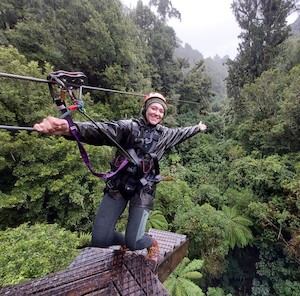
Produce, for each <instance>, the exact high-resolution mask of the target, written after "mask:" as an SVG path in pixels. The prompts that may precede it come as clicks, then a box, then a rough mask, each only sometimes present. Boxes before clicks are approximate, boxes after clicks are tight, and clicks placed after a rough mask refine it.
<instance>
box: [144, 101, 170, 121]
mask: <svg viewBox="0 0 300 296" xmlns="http://www.w3.org/2000/svg"><path fill="white" fill-rule="evenodd" d="M164 114H165V110H164V108H163V106H162V105H161V104H159V103H152V104H150V105H149V107H148V108H147V110H146V114H145V116H146V119H147V121H148V122H149V123H150V124H152V125H157V124H159V123H160V122H161V121H162V120H163V118H164Z"/></svg>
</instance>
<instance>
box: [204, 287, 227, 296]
mask: <svg viewBox="0 0 300 296" xmlns="http://www.w3.org/2000/svg"><path fill="white" fill-rule="evenodd" d="M206 295H207V296H232V294H231V293H228V294H226V293H225V292H224V291H223V289H221V288H212V287H209V288H208V289H207V293H206Z"/></svg>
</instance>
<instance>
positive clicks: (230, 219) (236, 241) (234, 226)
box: [221, 205, 253, 249]
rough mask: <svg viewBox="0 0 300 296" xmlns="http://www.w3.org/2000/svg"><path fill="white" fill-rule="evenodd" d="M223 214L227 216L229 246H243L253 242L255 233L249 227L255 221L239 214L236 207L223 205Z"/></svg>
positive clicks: (226, 226)
mask: <svg viewBox="0 0 300 296" xmlns="http://www.w3.org/2000/svg"><path fill="white" fill-rule="evenodd" d="M221 214H222V216H224V218H225V221H224V222H225V223H224V224H225V232H226V237H227V240H228V243H229V246H230V247H231V248H232V249H233V248H234V247H236V246H237V247H238V248H243V247H245V246H246V245H248V244H249V242H251V240H252V239H253V234H252V232H251V230H250V228H249V226H252V225H253V223H252V222H251V220H249V219H247V218H246V217H243V216H241V215H239V213H238V210H237V208H236V207H232V208H230V207H227V206H225V205H224V206H223V207H222V212H221Z"/></svg>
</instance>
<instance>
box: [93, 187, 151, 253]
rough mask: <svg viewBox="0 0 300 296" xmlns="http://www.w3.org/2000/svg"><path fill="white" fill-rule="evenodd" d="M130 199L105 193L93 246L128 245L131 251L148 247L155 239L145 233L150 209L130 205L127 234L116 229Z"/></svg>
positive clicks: (97, 219)
mask: <svg viewBox="0 0 300 296" xmlns="http://www.w3.org/2000/svg"><path fill="white" fill-rule="evenodd" d="M127 204H128V200H127V199H125V198H123V197H119V198H116V199H115V198H112V197H111V196H110V195H109V193H105V195H104V197H103V200H102V201H101V204H100V207H99V209H98V213H97V215H96V219H95V222H94V227H93V234H92V246H93V247H100V248H106V247H109V246H113V245H126V247H127V248H129V249H130V250H131V251H133V250H141V249H144V248H148V247H150V246H151V245H152V243H153V239H152V238H151V236H149V235H148V234H147V233H145V228H146V222H147V219H148V216H149V212H150V210H149V209H145V208H142V207H136V206H132V205H131V204H130V205H129V217H128V222H127V227H126V232H125V235H123V234H122V233H120V232H118V231H116V230H115V226H116V224H117V222H118V219H119V218H120V216H121V214H122V213H123V212H124V210H125V208H126V206H127Z"/></svg>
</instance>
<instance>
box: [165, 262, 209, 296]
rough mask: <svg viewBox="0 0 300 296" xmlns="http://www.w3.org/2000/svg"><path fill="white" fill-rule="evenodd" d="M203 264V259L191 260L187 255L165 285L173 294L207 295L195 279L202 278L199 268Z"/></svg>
mask: <svg viewBox="0 0 300 296" xmlns="http://www.w3.org/2000/svg"><path fill="white" fill-rule="evenodd" d="M202 266H203V261H202V260H196V259H194V260H192V261H191V260H190V259H189V258H187V257H185V258H184V259H183V260H182V261H181V263H180V264H179V265H178V266H177V267H176V268H175V269H174V271H173V272H172V273H171V274H170V276H169V277H168V278H167V280H166V281H165V282H164V286H165V287H166V289H167V290H168V291H169V293H170V294H171V295H174V296H175V295H197V296H201V295H205V294H204V293H203V292H202V290H201V288H200V287H199V286H197V285H196V284H195V283H194V282H193V280H198V279H201V278H202V274H201V273H200V272H199V270H200V269H201V268H202Z"/></svg>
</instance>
